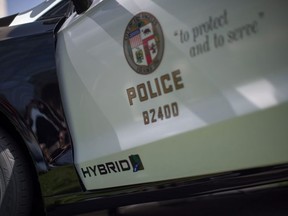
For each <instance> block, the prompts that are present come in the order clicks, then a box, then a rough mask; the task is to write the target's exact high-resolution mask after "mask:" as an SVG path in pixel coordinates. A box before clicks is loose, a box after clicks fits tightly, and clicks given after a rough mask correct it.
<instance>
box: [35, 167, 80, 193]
mask: <svg viewBox="0 0 288 216" xmlns="http://www.w3.org/2000/svg"><path fill="white" fill-rule="evenodd" d="M39 180H40V185H41V190H42V195H43V196H44V197H47V196H55V195H59V194H66V193H75V192H80V191H82V189H81V186H80V184H79V180H78V176H77V174H76V170H75V169H74V167H73V166H70V165H69V166H62V167H54V168H52V169H51V170H50V171H49V172H47V173H45V174H42V175H41V176H40V177H39Z"/></svg>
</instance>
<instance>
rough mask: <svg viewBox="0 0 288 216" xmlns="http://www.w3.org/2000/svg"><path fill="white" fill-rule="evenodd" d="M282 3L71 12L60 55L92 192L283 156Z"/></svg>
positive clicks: (119, 2)
mask: <svg viewBox="0 0 288 216" xmlns="http://www.w3.org/2000/svg"><path fill="white" fill-rule="evenodd" d="M287 6H288V3H287V2H286V1H282V0H275V1H273V3H272V2H271V1H269V0H254V1H248V0H245V1H237V0H233V1H232V0H229V1H228V0H217V1H215V0H206V1H203V0H196V1H190V0H181V1H177V2H176V1H173V0H145V1H137V0H103V1H101V2H100V3H98V2H97V3H94V4H93V5H92V6H91V8H90V9H89V10H88V11H86V12H85V13H83V14H79V15H77V14H73V15H72V16H71V17H70V18H69V19H68V20H67V21H66V23H64V25H63V27H62V29H61V30H60V31H59V33H58V43H57V61H58V73H59V78H60V81H61V89H62V96H63V100H64V107H65V112H66V117H67V119H68V122H69V127H70V130H71V134H72V139H73V144H74V154H75V155H74V156H75V163H76V165H77V169H78V172H79V175H80V176H81V178H82V180H83V182H84V184H85V186H86V188H87V189H88V190H90V189H99V188H108V187H115V186H122V185H130V184H138V183H146V182H154V181H161V180H167V179H177V178H183V177H191V176H201V175H206V174H211V173H218V172H223V171H232V170H238V169H246V168H252V167H261V166H265V165H273V164H280V163H284V162H288V154H287V152H288V145H287V131H286V129H284V128H288V119H287V118H286V117H287V114H288V112H287V111H288V105H287V100H288V85H287V81H288V63H287V56H288V42H287V38H288V31H287V30H288V28H287V26H288V13H287V10H286V8H287ZM284 116H285V118H284Z"/></svg>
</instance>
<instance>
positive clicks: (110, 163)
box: [106, 162, 117, 173]
mask: <svg viewBox="0 0 288 216" xmlns="http://www.w3.org/2000/svg"><path fill="white" fill-rule="evenodd" d="M106 167H107V170H108V172H109V173H111V170H112V171H113V172H115V173H117V171H116V169H115V165H114V163H113V162H108V163H106Z"/></svg>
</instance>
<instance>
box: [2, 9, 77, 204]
mask: <svg viewBox="0 0 288 216" xmlns="http://www.w3.org/2000/svg"><path fill="white" fill-rule="evenodd" d="M67 9H68V8H67ZM50 12H52V11H50ZM62 18H64V14H61V16H59V14H58V17H57V16H56V17H55V16H54V17H52V18H50V19H43V20H41V21H36V22H32V23H27V24H23V25H18V26H12V27H8V26H7V27H1V28H0V44H1V45H0V123H1V127H4V128H5V129H6V130H8V131H9V132H10V133H11V134H12V135H13V137H14V139H16V140H17V141H18V142H19V143H21V144H22V146H23V154H27V156H29V157H30V158H31V169H32V170H34V171H35V177H36V176H37V174H38V177H39V179H38V178H35V188H37V185H39V182H40V185H39V186H40V188H41V195H42V197H49V196H52V195H55V194H57V193H71V192H75V191H79V190H81V186H80V182H79V181H78V177H77V174H76V173H75V169H74V167H73V158H72V146H71V140H70V135H69V130H68V128H67V124H66V121H65V117H64V113H63V109H62V102H61V97H60V92H59V86H58V78H57V74H56V68H55V42H56V40H55V39H56V38H55V35H54V30H55V28H56V27H57V25H59V24H61V23H63V19H62ZM50 173H58V174H57V176H56V178H53V177H52V180H51V176H52V174H50ZM67 174H69V176H68V175H67ZM55 179H56V181H55ZM57 180H58V181H57ZM63 182H66V183H68V182H69V183H71V184H68V185H67V187H65V188H63V186H62V185H63ZM40 188H39V189H40ZM36 190H37V189H36ZM39 196H40V194H39ZM38 200H39V202H40V201H41V199H40V198H39V199H38ZM39 205H40V204H39Z"/></svg>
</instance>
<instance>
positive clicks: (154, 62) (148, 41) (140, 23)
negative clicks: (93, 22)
mask: <svg viewBox="0 0 288 216" xmlns="http://www.w3.org/2000/svg"><path fill="white" fill-rule="evenodd" d="M123 45H124V53H125V57H126V59H127V62H128V64H129V65H130V66H131V68H132V69H133V70H134V71H136V72H137V73H139V74H150V73H152V72H153V71H155V70H156V68H157V67H158V66H159V64H160V63H161V60H162V56H163V52H164V36H163V32H162V28H161V26H160V23H159V22H158V20H157V19H156V17H154V16H153V15H152V14H150V13H147V12H141V13H139V14H137V15H135V16H134V17H133V18H132V19H131V20H130V22H129V24H128V26H127V27H126V30H125V34H124V42H123Z"/></svg>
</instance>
